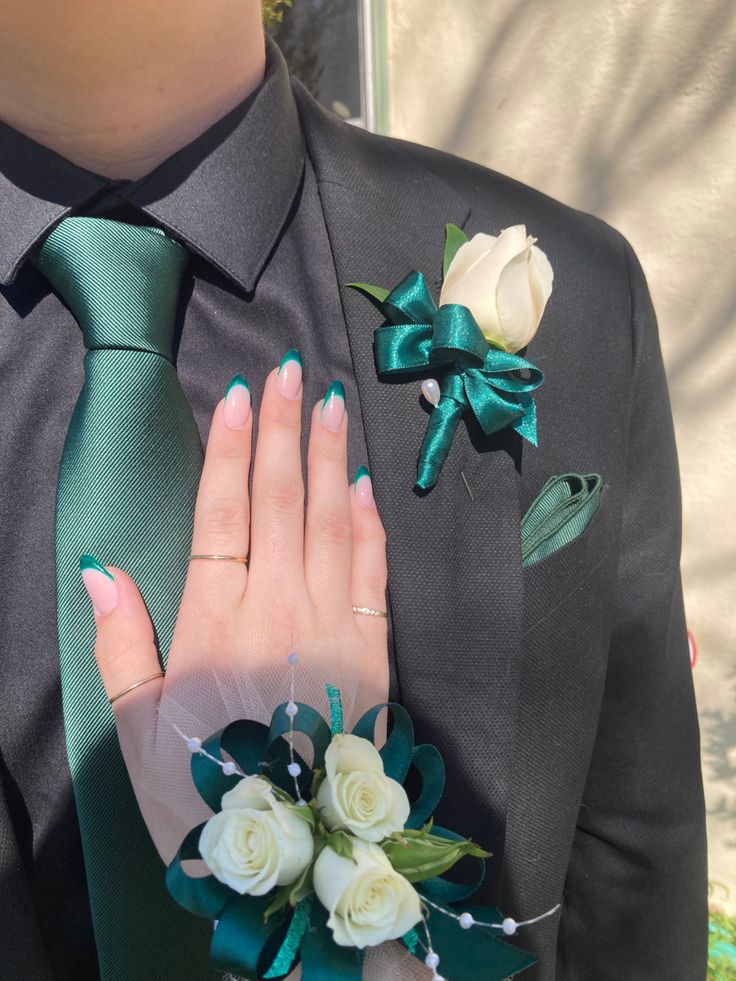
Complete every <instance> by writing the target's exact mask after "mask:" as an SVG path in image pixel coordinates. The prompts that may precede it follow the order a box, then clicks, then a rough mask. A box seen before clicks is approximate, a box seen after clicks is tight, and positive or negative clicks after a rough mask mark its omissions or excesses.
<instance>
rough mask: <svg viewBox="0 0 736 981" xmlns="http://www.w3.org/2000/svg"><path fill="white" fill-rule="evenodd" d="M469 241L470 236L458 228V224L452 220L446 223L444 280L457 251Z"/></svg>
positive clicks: (443, 260) (443, 263) (443, 261)
mask: <svg viewBox="0 0 736 981" xmlns="http://www.w3.org/2000/svg"><path fill="white" fill-rule="evenodd" d="M467 241H468V236H467V235H466V234H465V232H464V231H463V230H462V228H458V226H457V225H453V224H452V222H448V224H447V225H445V252H444V255H443V257H442V279H443V280H444V279H445V277H446V276H447V270H448V269H449V268H450V263H451V262H452V260H453V259H454V258H455V253H456V252H457V250H458V249H459V248H460V246H461V245H464V244H465V243H466V242H467Z"/></svg>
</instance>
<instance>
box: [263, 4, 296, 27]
mask: <svg viewBox="0 0 736 981" xmlns="http://www.w3.org/2000/svg"><path fill="white" fill-rule="evenodd" d="M291 5H292V0H261V9H262V10H263V22H264V24H265V25H266V27H271V26H272V25H273V24H280V23H281V22H282V21H283V19H284V11H283V8H284V7H290V6H291Z"/></svg>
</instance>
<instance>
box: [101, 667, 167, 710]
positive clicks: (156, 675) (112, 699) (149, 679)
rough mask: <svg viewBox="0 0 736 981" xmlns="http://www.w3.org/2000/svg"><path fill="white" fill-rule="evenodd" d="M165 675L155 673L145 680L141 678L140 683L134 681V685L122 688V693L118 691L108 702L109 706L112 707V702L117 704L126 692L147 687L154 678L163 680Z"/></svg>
mask: <svg viewBox="0 0 736 981" xmlns="http://www.w3.org/2000/svg"><path fill="white" fill-rule="evenodd" d="M165 674H166V672H165V671H157V672H156V674H151V675H149V676H148V677H147V678H142V679H141V680H140V681H136V683H135V684H134V685H128V687H127V688H123V690H122V691H119V692H118V693H117V695H113V696H112V698H111V699H110V700H109V701H110V704H111V705H112V703H113V702H117V700H118V699H119V698H122V697H123V695H127V694H128V692H129V691H133V689H134V688H140V686H141V685H147V684H148V682H149V681H155V680H156V678H163V677H164V675H165Z"/></svg>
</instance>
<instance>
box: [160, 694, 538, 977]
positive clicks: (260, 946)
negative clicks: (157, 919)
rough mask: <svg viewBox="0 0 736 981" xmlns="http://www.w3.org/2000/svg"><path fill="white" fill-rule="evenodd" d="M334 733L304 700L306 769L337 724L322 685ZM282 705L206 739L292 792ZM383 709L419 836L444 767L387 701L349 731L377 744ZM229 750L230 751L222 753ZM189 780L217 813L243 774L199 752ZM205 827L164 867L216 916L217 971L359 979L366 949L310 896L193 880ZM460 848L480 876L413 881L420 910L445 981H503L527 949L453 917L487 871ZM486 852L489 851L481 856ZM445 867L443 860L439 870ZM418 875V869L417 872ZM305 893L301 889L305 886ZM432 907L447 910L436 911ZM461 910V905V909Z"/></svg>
mask: <svg viewBox="0 0 736 981" xmlns="http://www.w3.org/2000/svg"><path fill="white" fill-rule="evenodd" d="M328 697H329V701H330V710H331V711H330V714H331V721H332V731H331V729H330V726H329V725H328V724H327V723H326V722H325V720H324V719H323V718H322V716H321V715H320V714H319V713H318V712H317V711H316V710H315V709H313V708H312V707H311V706H309V705H304V704H302V703H300V702H298V703H297V705H298V713H297V715H296V716H295V717H294V719H293V729H294V730H295V731H298V732H302V733H304V734H305V735H306V736H307V737H308V738H309V740H310V742H311V744H312V748H313V752H314V759H313V764H312V768H313V769H314V770H323V769H324V759H325V751H326V750H327V747H328V745H329V743H330V739H331V737H332V735H333V734H335V733H336V732H340V731H341V730H342V706H341V705H340V699H339V692H338V691H337V689H334V688H332V687H331V686H328ZM285 708H286V706H285V705H280V706H279V707H278V708H277V709H276V710H275V711H274V713H273V716H272V718H271V724H270V726H265V725H263V724H261V723H259V722H252V721H246V720H240V721H238V722H232V723H230V725H228V726H226V727H225V728H224V729H222V730H221V731H220V732H217V733H215V734H214V735H212V736H210V737H209V739H207V740H205V741H204V742H203V744H202V748H203V750H205V751H206V752H207V753H208V754H210V755H211V756H214V757H215V759H220V760H223V761H225V760H226V759H233V760H234V761H235V762H236V763H237V765H238V767H239V768H240V770H241V771H242V772H243V773H254V774H255V773H258V774H263V775H265V776H267V777H268V779H269V780H271V781H272V782H273V784H274V785H275V786H276V787H278V788H280V789H281V790H283V791H285V792H286V793H289V792H290V791H293V789H294V778H293V777H291V776H289V774H288V771H287V766H288V764H289V762H290V754H289V744H288V743H287V741H286V740H285V739H284V734H285V733H287V732H288V731H289V728H290V725H291V724H292V723H291V722H290V719H289V717H288V716H287V715H286V712H285ZM384 708H387V709H388V711H389V715H390V718H391V722H392V727H391V734H390V735H389V737H388V739H387V740H386V742H385V744H384V745H383V747H382V748H381V749H380V750H379V752H380V754H381V758H382V760H383V766H384V771H385V773H386V776H388V777H391V778H392V779H394V780H396V781H398V782H399V783H402V784H403V782H404V781H405V780H406V778H407V775H408V773H409V771H410V770H411V769H413V770H414V772H415V773H416V774H417V775H418V777H419V780H420V786H421V789H420V792H419V795H418V797H417V798H416V799H415V800H414V801H413V803H412V806H411V812H410V815H409V819H408V821H407V823H406V828H407V829H408V834H409V835H411V834H412V830H414V833H415V834H417V835H420V834H421V832H420V831H419V830H417V829H420V828H422V826H423V825H424V824H425V823H426V821H427V819H428V818H429V816H430V815H431V813H432V811H433V810H434V809H435V807H436V806H437V804H438V803H439V800H440V797H441V796H442V791H443V789H444V783H445V770H444V764H443V762H442V757H441V756H440V753H439V751H438V750H437V749H436V748H435V747H434V746H431V745H428V744H424V745H420V746H415V745H414V727H413V725H412V721H411V718H410V716H409V714H408V712H407V711H406V709H405V708H403V706H401V705H399V704H397V703H395V702H387V703H383V704H380V705H376V706H374V707H373V708H372V709H369V710H368V711H367V712H366V713H365V715H363V716H362V718H361V719H360V720H359V721H358V722H357V724H356V725H355V727H354V729H353V735H356V736H360V737H362V738H364V739H369V740H371V741H372V740H373V739H374V736H375V725H376V720H377V718H378V716H379V715H380V713H381V711H382V710H383V709H384ZM223 754H226V755H223ZM295 758H296V760H297V762H298V763H299V765H300V767H301V774H300V775H299V777H298V778H297V779H298V784H299V790H300V793H301V794H302V796H303V797H305V798H308V796H309V788H310V786H311V784H312V772H311V770H310V767H309V766H308V765H307V764H306V763H305V762H304V760H303V759H302V758H301V757H300V756H298V755H297V754H296V753H295ZM191 764H192V778H193V780H194V783H195V786H196V788H197V790H198V791H199V793H200V795H201V797H202V799H203V800H204V801H205V802H206V803H207V804H208V805H209V807H210V808H211V809H212V810H213V811H215V812H217V811H219V810H220V809H221V806H222V795H223V794H224V793H225V792H226V791H227V790H231V789H232V788H233V787H234V786H235V784H236V783H237V782H238V780H239V779H241V778H240V777H239V776H237V775H234V776H228V775H225V774H224V773H223V771H222V768H221V767H219V766H217V765H216V764H215V763H213V761H212V760H211V759H207V757H206V756H203V755H201V754H199V753H195V754H193V755H192V761H191ZM203 828H204V823H203V824H200V825H198V826H197V827H196V828H193V829H192V830H191V831H190V832H189V834H187V835H186V837H185V838H184V841H183V842H182V844H181V847H180V848H179V851H178V852H177V854H176V856H175V857H174V859H173V860H172V862H171V864H170V865H169V867H168V869H167V872H166V885H167V887H168V889H169V892H170V894H171V896H172V897H173V899H175V900H176V902H177V903H179V905H180V906H183V907H184V909H186V910H188V911H189V912H190V913H193V914H194V915H195V916H201V917H205V918H207V919H210V920H216V921H217V922H216V924H215V930H214V933H213V937H212V943H211V947H210V960H211V961H212V963H213V965H214V966H215V967H217V968H219V969H220V970H223V971H230V972H233V973H234V974H237V975H239V976H242V977H244V978H246V979H248V981H267V979H269V981H270V979H278V978H284V977H286V976H287V975H288V974H289V973H290V972H291V971H292V970H293V969H294V967H295V966H296V965H297V964H298V963H301V966H302V978H303V981H360V979H361V974H362V963H363V952H362V951H361V950H358V949H357V948H355V947H341V946H339V945H338V944H336V943H335V942H334V940H333V939H332V931H331V930H330V929H329V927H328V926H327V918H328V914H327V910H325V909H324V907H323V906H322V905H321V904H320V903H319V901H318V900H317V897H316V896H315V895H314V893H312V892H308V893H307V894H306V895H304V894H302V896H301V898H300V899H299V901H298V902H296V904H295V905H293V906H292V905H291V904H290V903H289V902H288V901H287V902H284V903H282V904H279V903H278V902H276V901H275V895H274V891H272V892H270V893H268V894H267V895H266V896H241V895H239V894H238V893H237V892H235V890H233V889H231V888H230V887H229V886H226V885H225V884H224V883H222V882H220V881H219V880H218V879H216V878H215V876H214V875H207V876H203V877H194V876H190V875H188V873H187V872H186V871H185V870H184V867H183V865H182V863H183V862H185V861H187V860H189V859H200V858H201V855H200V852H199V847H198V843H199V838H200V835H201V833H202V829H203ZM432 833H433V836H436V837H437V838H438V839H441V838H445V839H448V840H450V841H457V842H464V843H465V844H469V843H467V842H465V840H464V839H463V838H461V837H460V836H459V835H456V834H455V833H454V832H452V831H448V830H447V829H444V828H438V827H436V826H435V827H433V828H432ZM464 853H465V854H466V855H467V856H468V857H469V858H470V859H471V860H472V861H475V862H476V863H477V874H476V875H475V876H474V877H472V881H470V882H467V881H466V882H465V883H456V882H450V881H449V880H447V879H445V878H444V876H443V875H433V874H432V873H428V874H429V875H430V877H429V878H424V877H423V876H414V877H410V873H409V871H408V870H407V871H404V872H403V874H405V875H406V876H407V877H408V878H409V879H410V881H417V879H419V880H420V886H419V893H420V895H421V896H423V897H425V898H427V899H429V900H431V902H432V903H433V904H435V905H434V906H427V907H426V911H427V913H426V915H427V918H428V922H430V923H431V926H430V930H431V935H432V942H433V945H434V947H435V949H436V950H437V951H438V953H439V954H440V956H441V957H442V960H443V965H446V967H447V970H444V971H443V974H444V976H445V977H448V978H449V979H451V981H480V979H481V978H483V981H503V979H505V978H508V977H509V976H511V975H512V974H516V973H518V972H519V971H521V970H523V969H524V968H525V967H527V966H529V965H530V964H533V963H534V962H535V960H536V958H534V957H533V956H531V955H530V954H527V953H525V952H524V951H522V950H519V949H518V948H516V947H512V946H511V945H509V944H507V943H504V942H503V941H502V940H500V939H498V938H497V937H495V936H493V934H492V932H491V931H490V930H487V929H484V928H481V927H479V928H477V929H474V931H473V937H472V938H469V936H468V931H467V930H464V929H462V927H460V926H459V924H458V922H457V919H456V918H453V916H452V914H453V913H454V914H455V916H456V915H457V913H458V912H460V910H459V909H457V910H453V908H452V907H451V905H450V904H453V903H459V902H462V901H463V900H464V899H466V898H467V897H468V896H470V895H471V894H472V893H473V892H475V890H476V889H477V888H478V886H479V885H480V883H481V881H482V879H483V874H484V872H485V862H484V860H483V859H480V858H477V857H474V855H473V850H469V849H464ZM481 854H487V853H481ZM441 867H443V868H445V869H446V866H441ZM414 871H415V870H414ZM305 892H306V890H305ZM437 906H441V907H442V908H443V909H445V910H446V911H447V912H448V913H450V914H451V915H450V916H443V915H442V914H440V913H438V911H437ZM465 908H466V907H465V906H463V909H465ZM468 909H469V910H470V911H471V912H472V915H473V916H474V917H475V918H476V919H478V920H480V921H482V922H483V921H485V922H490V923H500V922H501V914H500V913H499V911H498V910H496V909H493V908H490V907H485V908H483V907H468ZM403 942H404V944H405V946H406V947H407V948H408V949H409V950H410V951H411V953H412V954H414V955H415V956H416V957H418V958H420V959H423V957H424V950H423V949H422V948H421V946H420V945H419V938H418V935H417V931H416V930H412V931H410V933H409V934H407V935H406V937H404V938H403Z"/></svg>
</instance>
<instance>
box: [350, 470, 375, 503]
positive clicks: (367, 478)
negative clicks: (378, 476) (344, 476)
mask: <svg viewBox="0 0 736 981" xmlns="http://www.w3.org/2000/svg"><path fill="white" fill-rule="evenodd" d="M354 490H355V496H356V497H357V498H358V504H359V505H360V507H362V508H372V507H373V506H374V504H375V501H374V499H373V481H372V480H371V475H370V474H369V473H368V471H367V469H366V468H365V467H358V472H357V473H356V475H355V486H354Z"/></svg>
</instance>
